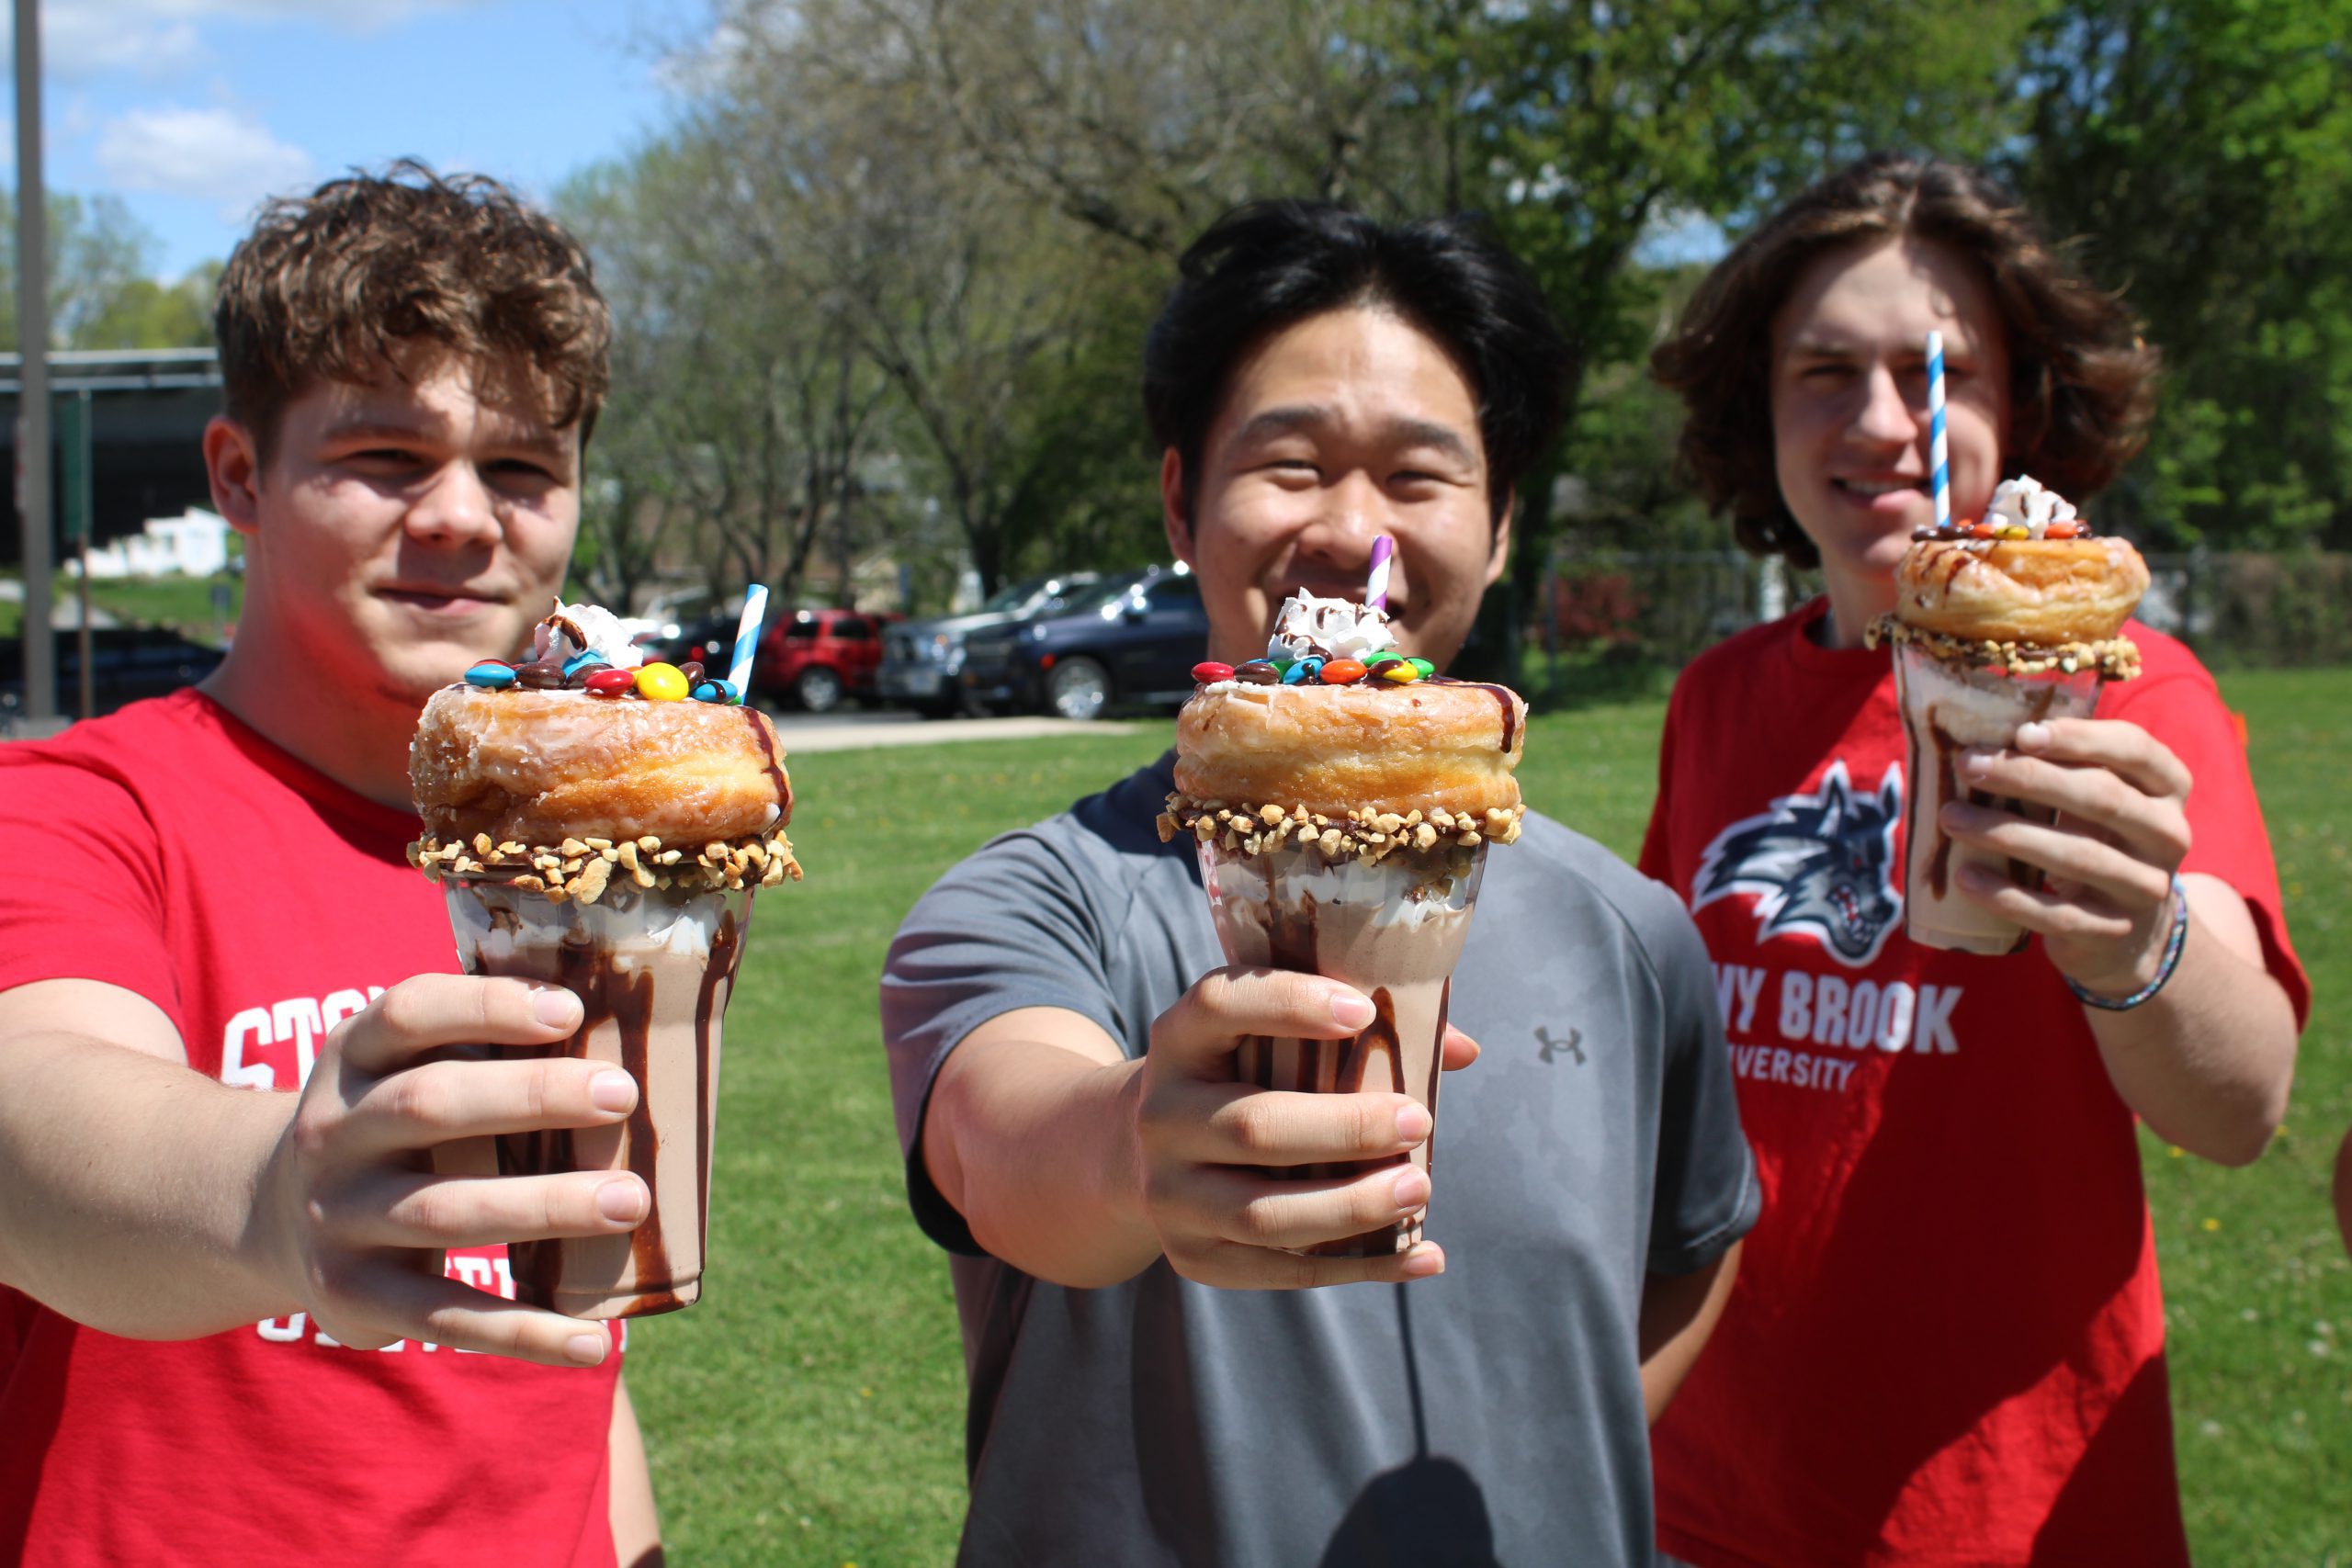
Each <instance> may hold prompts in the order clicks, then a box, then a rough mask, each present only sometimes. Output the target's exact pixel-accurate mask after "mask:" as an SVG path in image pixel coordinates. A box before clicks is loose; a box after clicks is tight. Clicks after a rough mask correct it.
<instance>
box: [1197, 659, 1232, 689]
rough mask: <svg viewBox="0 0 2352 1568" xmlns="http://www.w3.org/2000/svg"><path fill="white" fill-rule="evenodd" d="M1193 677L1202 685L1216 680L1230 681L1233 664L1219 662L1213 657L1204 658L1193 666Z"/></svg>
mask: <svg viewBox="0 0 2352 1568" xmlns="http://www.w3.org/2000/svg"><path fill="white" fill-rule="evenodd" d="M1232 679H1233V666H1232V665H1230V664H1219V663H1218V662H1217V661H1216V660H1214V659H1204V660H1201V662H1199V663H1198V664H1195V665H1193V680H1195V681H1198V682H1200V683H1201V684H1202V685H1204V686H1206V685H1209V684H1211V683H1212V682H1217V681H1230V680H1232Z"/></svg>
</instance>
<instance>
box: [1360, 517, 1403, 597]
mask: <svg viewBox="0 0 2352 1568" xmlns="http://www.w3.org/2000/svg"><path fill="white" fill-rule="evenodd" d="M1396 553H1397V541H1396V540H1394V539H1392V538H1390V537H1389V536H1387V535H1385V534H1383V535H1381V536H1380V537H1378V538H1376V539H1374V540H1373V542H1372V575H1371V576H1370V577H1368V578H1366V579H1365V580H1364V585H1363V602H1364V604H1365V605H1366V606H1368V607H1369V608H1371V609H1374V610H1385V609H1386V608H1388V558H1389V557H1391V556H1393V555H1395V554H1396Z"/></svg>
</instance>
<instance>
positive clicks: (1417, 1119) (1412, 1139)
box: [1397, 1105, 1437, 1144]
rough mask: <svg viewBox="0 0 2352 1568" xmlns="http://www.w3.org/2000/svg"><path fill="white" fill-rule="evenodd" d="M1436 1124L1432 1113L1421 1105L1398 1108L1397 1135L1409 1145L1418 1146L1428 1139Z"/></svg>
mask: <svg viewBox="0 0 2352 1568" xmlns="http://www.w3.org/2000/svg"><path fill="white" fill-rule="evenodd" d="M1436 1124H1437V1123H1436V1122H1435V1121H1434V1119H1432V1118H1431V1117H1430V1113H1429V1112H1428V1111H1426V1110H1424V1109H1423V1108H1422V1107H1420V1106H1419V1105H1403V1106H1399V1107H1397V1136H1398V1137H1400V1138H1402V1139H1404V1140H1405V1141H1406V1142H1407V1143H1408V1144H1418V1143H1419V1142H1420V1141H1421V1140H1422V1139H1423V1138H1426V1137H1428V1136H1429V1135H1430V1128H1431V1127H1433V1126H1435V1125H1436Z"/></svg>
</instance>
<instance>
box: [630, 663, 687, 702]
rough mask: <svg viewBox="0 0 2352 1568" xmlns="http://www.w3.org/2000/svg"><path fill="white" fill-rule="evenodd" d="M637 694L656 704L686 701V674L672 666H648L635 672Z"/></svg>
mask: <svg viewBox="0 0 2352 1568" xmlns="http://www.w3.org/2000/svg"><path fill="white" fill-rule="evenodd" d="M637 694H638V695H639V696H641V697H650V698H652V699H653V700H654V701H655V702H657V703H682V702H684V701H685V700H686V672H685V671H683V670H681V669H679V668H678V667H677V666H676V665H674V664H648V665H646V666H645V667H644V668H642V669H640V670H639V671H638V672H637Z"/></svg>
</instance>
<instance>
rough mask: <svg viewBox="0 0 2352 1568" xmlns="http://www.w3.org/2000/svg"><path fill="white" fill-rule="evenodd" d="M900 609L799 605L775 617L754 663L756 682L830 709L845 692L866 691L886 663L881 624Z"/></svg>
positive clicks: (818, 709)
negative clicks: (878, 611) (880, 610)
mask: <svg viewBox="0 0 2352 1568" xmlns="http://www.w3.org/2000/svg"><path fill="white" fill-rule="evenodd" d="M898 619H899V617H898V616H896V615H868V614H865V613H864V612H861V611H856V610H796V611H795V612H793V613H792V614H791V615H785V616H779V617H775V618H772V619H770V621H769V622H768V627H767V630H766V631H765V632H764V633H763V634H762V636H761V637H760V651H759V656H758V658H756V659H755V660H753V661H752V689H753V690H754V691H757V692H763V693H765V694H770V695H772V696H778V697H789V698H790V699H791V700H792V701H794V702H797V703H798V704H799V705H801V706H802V707H804V708H807V709H808V710H809V712H810V713H828V712H831V710H832V709H833V708H835V707H838V706H840V705H841V700H842V698H843V697H845V696H867V695H871V694H872V693H873V691H874V675H875V671H877V670H879V669H880V668H881V667H882V627H883V625H884V624H885V623H886V622H892V621H896V620H898Z"/></svg>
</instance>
